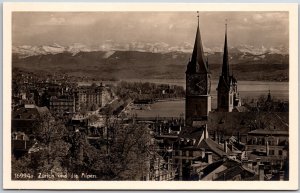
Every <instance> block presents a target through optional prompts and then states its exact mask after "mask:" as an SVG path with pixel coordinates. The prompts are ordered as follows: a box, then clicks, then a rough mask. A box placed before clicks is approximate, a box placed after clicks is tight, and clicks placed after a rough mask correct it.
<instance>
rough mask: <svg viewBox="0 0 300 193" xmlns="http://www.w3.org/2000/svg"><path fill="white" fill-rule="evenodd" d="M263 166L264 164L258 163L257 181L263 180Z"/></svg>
mask: <svg viewBox="0 0 300 193" xmlns="http://www.w3.org/2000/svg"><path fill="white" fill-rule="evenodd" d="M264 169H265V166H264V164H259V165H258V175H259V181H264V179H265V170H264Z"/></svg>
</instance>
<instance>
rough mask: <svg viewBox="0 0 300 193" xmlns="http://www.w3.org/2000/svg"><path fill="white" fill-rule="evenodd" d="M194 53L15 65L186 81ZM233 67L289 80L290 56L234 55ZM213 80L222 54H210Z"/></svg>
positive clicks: (255, 76) (55, 57) (58, 56)
mask: <svg viewBox="0 0 300 193" xmlns="http://www.w3.org/2000/svg"><path fill="white" fill-rule="evenodd" d="M190 55H191V54H190V53H183V52H169V53H151V52H138V51H108V52H105V51H89V52H82V51H80V52H78V53H76V54H74V53H71V52H62V53H55V54H53V53H50V54H42V55H33V56H29V57H25V58H24V57H19V55H18V54H13V60H12V66H13V67H17V68H20V69H23V70H27V71H31V72H36V71H44V72H50V73H51V72H61V73H67V74H69V75H71V76H78V77H80V76H87V77H90V78H96V79H112V78H114V79H184V78H185V70H186V65H187V63H188V60H189V57H190ZM230 58H231V59H230V65H231V69H232V70H233V73H234V75H235V76H236V77H237V78H238V80H264V81H288V69H289V65H288V61H289V56H288V55H283V54H274V53H264V54H260V55H254V54H250V53H246V52H240V51H235V52H232V53H230ZM208 60H209V66H210V69H211V73H212V77H213V79H218V76H219V74H220V71H221V62H222V53H220V52H214V53H209V54H208Z"/></svg>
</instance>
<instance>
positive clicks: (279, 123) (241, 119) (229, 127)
mask: <svg viewBox="0 0 300 193" xmlns="http://www.w3.org/2000/svg"><path fill="white" fill-rule="evenodd" d="M259 121H261V122H263V123H265V127H267V128H269V129H274V126H275V128H276V130H285V131H288V129H289V125H288V121H289V114H288V113H269V112H230V113H226V112H210V113H209V116H208V122H207V127H208V130H209V131H210V132H212V131H214V130H219V131H224V132H225V134H226V135H230V136H231V135H236V133H237V132H238V131H239V132H240V134H247V133H248V132H249V131H250V126H251V125H253V124H254V123H255V122H257V123H258V122H259Z"/></svg>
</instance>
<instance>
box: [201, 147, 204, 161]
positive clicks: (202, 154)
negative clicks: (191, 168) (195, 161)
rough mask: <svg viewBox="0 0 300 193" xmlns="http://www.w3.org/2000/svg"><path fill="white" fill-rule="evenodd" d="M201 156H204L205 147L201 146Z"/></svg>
mask: <svg viewBox="0 0 300 193" xmlns="http://www.w3.org/2000/svg"><path fill="white" fill-rule="evenodd" d="M200 150H201V158H202V159H203V158H204V157H205V149H204V148H201V149H200Z"/></svg>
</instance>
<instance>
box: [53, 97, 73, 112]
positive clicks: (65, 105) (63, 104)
mask: <svg viewBox="0 0 300 193" xmlns="http://www.w3.org/2000/svg"><path fill="white" fill-rule="evenodd" d="M75 107H76V106H75V98H74V97H73V96H62V97H56V96H52V97H51V98H50V105H49V108H50V110H51V111H56V112H70V113H74V112H75Z"/></svg>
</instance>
